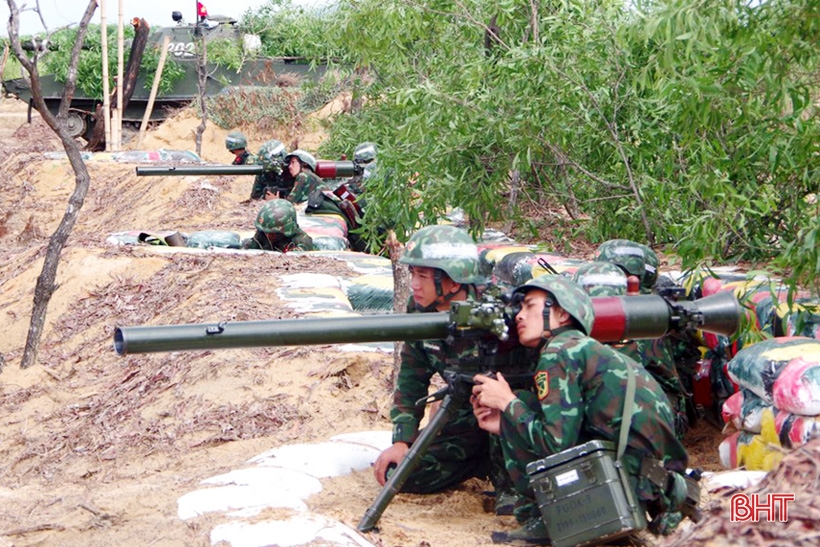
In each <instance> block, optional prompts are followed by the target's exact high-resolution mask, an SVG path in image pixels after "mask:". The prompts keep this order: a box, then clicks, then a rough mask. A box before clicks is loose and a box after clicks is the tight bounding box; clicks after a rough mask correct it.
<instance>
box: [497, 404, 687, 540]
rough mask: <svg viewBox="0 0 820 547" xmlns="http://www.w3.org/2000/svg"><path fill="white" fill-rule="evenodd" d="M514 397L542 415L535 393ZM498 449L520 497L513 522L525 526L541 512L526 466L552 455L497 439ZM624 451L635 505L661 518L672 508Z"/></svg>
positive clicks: (624, 459)
mask: <svg viewBox="0 0 820 547" xmlns="http://www.w3.org/2000/svg"><path fill="white" fill-rule="evenodd" d="M516 396H518V398H519V399H521V400H522V401H523V402H524V403H525V404H526V405H527V406H528V407H529V408H531V409H532V410H533V411H535V412H541V402H540V401H539V400H538V397H537V396H536V395H535V394H534V393H531V392H529V391H518V392H516ZM502 434H503V430H502ZM587 440H591V439H587ZM500 445H501V450H502V453H503V457H504V466H505V468H506V470H507V476H508V477H509V479H510V480H511V481H512V483H513V485H514V486H515V489H516V491H517V492H518V493H519V494H520V496H519V497H518V500H517V502H516V506H515V508H514V509H513V514H514V515H515V518H516V520H517V521H518V522H520V523H524V522H526V521H528V520H529V519H531V518H533V517H540V515H541V512H540V509H539V508H538V504H537V502H536V499H535V492H534V491H533V489H532V486H530V477H529V475H528V474H527V471H526V469H527V465H528V464H529V463H531V462H534V461H536V460H540V459H543V458H545V457H547V456H550V455H551V454H543V453H535V452H533V451H532V450H531V449H530V447H527V446H524V445H522V444H519V443H515V442H510V441H509V440H508V439H507V438H503V437H502V438H501V439H500ZM627 450H628V451H627V454H625V455H624V458H623V461H624V465H625V466H626V470H627V472H628V474H629V479H630V487H631V488H632V490H633V492H635V494H636V496H637V498H636V501H638V502H639V503H641V505H642V506H644V507H646V508H647V509H648V510H649V514H650V517H651V518H654V517H655V516H657V515H661V514H662V512H663V511H664V507H667V506H668V505H670V504H671V503H670V500H668V499H666V496H665V494H664V493H662V492H661V491H660V490H659V489H658V487H657V485H655V484H653V483H652V482H650V481H649V480H648V478H646V477H644V476H642V475H641V471H640V466H641V464H640V459H636V458H633V457H631V456H630V455H629V454H630V452H629V449H627ZM678 521H679V519H678ZM675 524H677V523H675Z"/></svg>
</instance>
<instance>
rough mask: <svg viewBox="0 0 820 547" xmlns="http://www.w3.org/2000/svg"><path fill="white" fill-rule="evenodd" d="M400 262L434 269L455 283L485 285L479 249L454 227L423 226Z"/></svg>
mask: <svg viewBox="0 0 820 547" xmlns="http://www.w3.org/2000/svg"><path fill="white" fill-rule="evenodd" d="M399 262H401V263H403V264H408V265H410V266H422V267H427V268H436V269H439V270H442V271H443V272H444V273H446V274H447V275H448V276H449V277H450V279H452V280H453V281H455V282H456V283H465V284H477V283H485V282H486V281H487V279H486V277H485V276H484V275H482V273H481V264H480V261H479V257H478V247H476V244H475V242H474V241H473V238H472V237H470V234H468V233H467V232H466V231H465V230H462V229H461V228H456V227H455V226H446V225H445V226H438V225H436V226H426V227H424V228H422V229H421V230H419V231H417V232H416V233H414V234H413V235H412V236H411V237H410V240H409V241H408V242H407V245H406V246H405V248H404V255H403V256H402V257H401V259H399Z"/></svg>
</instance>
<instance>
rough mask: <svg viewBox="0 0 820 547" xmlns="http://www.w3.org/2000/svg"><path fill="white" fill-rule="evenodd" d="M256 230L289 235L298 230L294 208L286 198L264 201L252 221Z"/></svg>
mask: <svg viewBox="0 0 820 547" xmlns="http://www.w3.org/2000/svg"><path fill="white" fill-rule="evenodd" d="M254 225H255V226H256V229H257V230H261V231H262V232H265V233H266V234H272V233H277V234H282V235H284V236H285V237H291V236H293V235H295V234H296V232H297V231H298V230H299V224H297V222H296V209H295V208H294V207H293V204H292V203H291V202H289V201H288V200H286V199H272V200H270V201H267V202H265V204H264V205H263V206H262V208H261V209H259V214H258V215H256V221H255V222H254Z"/></svg>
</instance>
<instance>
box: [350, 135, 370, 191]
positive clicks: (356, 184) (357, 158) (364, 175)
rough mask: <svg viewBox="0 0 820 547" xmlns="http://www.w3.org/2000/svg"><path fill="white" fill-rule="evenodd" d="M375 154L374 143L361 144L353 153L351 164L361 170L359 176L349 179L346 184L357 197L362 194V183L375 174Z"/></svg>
mask: <svg viewBox="0 0 820 547" xmlns="http://www.w3.org/2000/svg"><path fill="white" fill-rule="evenodd" d="M376 152H377V147H376V143H374V142H363V143H361V144H360V145H358V146H357V147H356V150H354V151H353V163H354V164H355V165H356V166H357V167H358V168H360V169H361V174H359V175H354V176H352V177H350V178H349V179H348V180H347V182H346V184H347V186H348V187H349V188H350V190H351V191H353V192H354V193H355V194H356V195H357V196H358V195H361V194H362V192H364V181H365V180H367V179H368V178H369V177H372V176H373V175H374V174H375V172H376Z"/></svg>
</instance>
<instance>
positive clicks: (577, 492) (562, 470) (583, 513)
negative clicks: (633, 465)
mask: <svg viewBox="0 0 820 547" xmlns="http://www.w3.org/2000/svg"><path fill="white" fill-rule="evenodd" d="M616 458H617V455H616V451H615V445H614V444H613V443H611V442H608V441H590V442H587V443H584V444H582V445H580V446H576V447H574V448H570V449H569V450H564V451H563V452H559V453H558V454H554V455H552V456H549V457H547V458H544V459H541V460H538V461H534V462H532V463H530V464H529V465H528V466H527V474H528V475H529V477H530V485H531V486H532V487H533V489H534V490H535V499H536V501H537V502H538V506H539V508H540V510H541V514H542V515H543V517H544V522H545V523H546V525H547V531H548V532H549V536H550V540H551V541H552V545H553V547H570V546H578V545H597V544H600V543H606V542H607V541H611V540H613V539H615V538H619V537H622V536H626V535H629V534H631V533H633V532H637V531H639V530H642V529H643V528H646V513H645V512H644V510H643V509H642V508H641V506H640V505H639V504H638V502H637V500H635V495H634V493H633V490H632V489H631V486H630V484H629V482H628V481H629V479H628V477H627V474H626V472H625V471H622V470H621V469H619V467H618V466H617V460H616ZM624 481H626V483H624ZM627 489H628V490H627Z"/></svg>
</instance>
